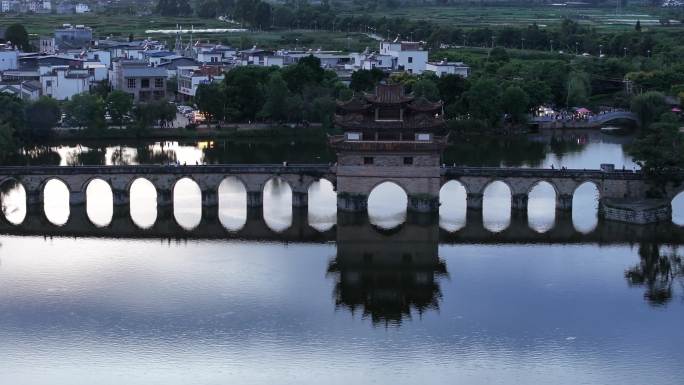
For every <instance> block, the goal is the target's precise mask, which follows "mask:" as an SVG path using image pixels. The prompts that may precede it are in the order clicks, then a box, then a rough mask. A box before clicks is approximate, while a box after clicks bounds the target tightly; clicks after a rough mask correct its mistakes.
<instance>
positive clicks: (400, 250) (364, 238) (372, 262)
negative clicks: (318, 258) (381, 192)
mask: <svg viewBox="0 0 684 385" xmlns="http://www.w3.org/2000/svg"><path fill="white" fill-rule="evenodd" d="M338 220H339V221H340V223H338V226H337V242H336V243H337V255H336V256H335V258H334V259H332V260H331V261H330V263H329V265H328V276H329V277H331V278H332V279H334V281H335V287H334V289H333V298H334V300H335V305H336V308H337V309H347V310H349V311H350V312H351V313H352V314H357V313H360V314H361V317H362V318H368V319H370V320H371V322H372V323H373V324H374V325H380V324H382V325H385V326H388V325H400V324H401V323H402V321H403V320H405V319H410V318H412V317H413V316H414V315H418V316H422V315H423V314H424V313H425V312H427V311H431V310H435V311H436V310H438V309H439V303H440V301H441V299H442V292H441V289H440V281H441V280H442V279H446V278H448V272H447V267H446V263H445V262H444V261H443V260H442V259H441V258H439V255H438V250H439V228H438V227H437V226H434V225H433V226H415V227H413V226H411V227H409V226H405V227H402V228H399V229H394V230H393V231H369V230H370V229H369V228H368V227H367V226H359V222H358V221H359V216H358V215H353V216H350V217H345V215H341V216H340V217H338Z"/></svg>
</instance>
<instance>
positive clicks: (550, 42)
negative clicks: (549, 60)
mask: <svg viewBox="0 0 684 385" xmlns="http://www.w3.org/2000/svg"><path fill="white" fill-rule="evenodd" d="M549 44H551V52H553V39H552V40H549Z"/></svg>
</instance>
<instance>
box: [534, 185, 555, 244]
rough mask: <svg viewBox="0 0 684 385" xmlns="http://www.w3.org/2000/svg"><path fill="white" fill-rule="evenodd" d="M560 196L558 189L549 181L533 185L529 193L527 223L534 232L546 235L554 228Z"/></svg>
mask: <svg viewBox="0 0 684 385" xmlns="http://www.w3.org/2000/svg"><path fill="white" fill-rule="evenodd" d="M558 194H559V192H558V188H557V187H556V186H555V185H554V184H553V183H552V182H549V181H547V180H543V179H542V180H538V181H536V182H534V183H533V184H532V186H531V187H530V189H529V191H528V193H527V196H528V201H527V221H528V224H529V226H530V228H532V230H534V231H536V232H538V233H545V232H547V231H549V230H551V229H552V228H553V226H554V224H555V222H556V200H557V199H558Z"/></svg>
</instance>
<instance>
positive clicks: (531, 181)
mask: <svg viewBox="0 0 684 385" xmlns="http://www.w3.org/2000/svg"><path fill="white" fill-rule="evenodd" d="M424 168H425V172H420V171H421V170H420V169H422V167H413V168H412V170H413V172H414V174H413V175H410V176H406V175H404V174H402V173H401V169H400V168H396V167H387V170H386V171H383V172H382V173H379V172H378V173H374V172H370V173H369V172H366V173H358V174H356V173H351V174H350V173H349V172H348V171H349V170H347V172H346V173H340V172H338V169H337V167H336V166H334V165H325V164H311V165H199V166H160V165H139V166H76V167H59V166H27V167H0V185H3V184H4V183H6V182H14V183H20V184H21V185H22V186H23V188H24V190H25V191H26V196H27V206H36V205H40V204H42V202H43V198H44V187H45V185H46V183H47V182H48V181H50V180H52V179H58V180H61V181H62V182H63V183H64V184H65V185H66V186H67V188H68V190H69V202H70V205H81V204H84V203H86V202H85V201H86V189H87V187H88V184H89V183H90V182H91V181H93V180H95V179H101V180H103V181H105V182H107V183H108V184H109V186H110V187H111V190H112V195H113V202H114V205H115V206H122V205H128V204H129V203H130V198H129V197H130V187H131V185H132V184H133V182H134V181H136V180H137V179H139V178H144V179H146V180H148V181H150V182H151V183H152V184H153V185H154V187H155V188H156V190H157V205H159V206H171V205H173V189H174V186H175V184H176V183H177V182H178V181H179V180H181V179H183V178H189V179H191V180H193V181H195V182H196V183H197V185H198V186H199V188H200V190H201V193H202V205H203V206H205V207H211V206H217V205H218V188H219V185H220V184H221V182H222V181H223V180H224V179H225V178H227V177H235V178H237V179H238V180H240V181H241V182H242V183H243V185H244V187H245V191H246V193H247V205H248V206H249V207H260V206H261V205H262V195H263V190H264V186H265V185H266V183H267V182H268V181H269V180H270V179H272V178H274V177H279V178H281V179H282V180H284V181H285V182H287V183H288V184H289V186H290V188H291V189H292V205H293V206H294V207H306V206H307V205H308V191H309V187H310V186H311V184H312V183H314V182H316V181H319V180H321V179H327V180H329V181H330V182H331V183H332V184H333V186H335V187H337V188H336V190H337V193H338V194H337V201H338V209H339V210H341V211H365V210H366V207H367V206H366V204H367V200H368V196H369V195H370V193H371V191H372V190H373V188H374V187H375V186H377V185H378V184H380V183H383V182H394V183H396V184H397V185H399V186H400V187H401V188H402V189H404V191H405V192H406V194H407V196H408V198H409V199H408V209H409V210H413V211H417V212H430V211H436V210H437V208H438V207H439V194H440V189H441V187H442V186H443V185H444V184H445V183H447V182H450V181H452V180H455V181H458V182H459V183H461V184H462V185H463V187H464V189H465V190H466V192H467V206H468V208H470V209H481V207H482V201H483V195H484V191H485V189H486V188H487V186H489V185H490V184H491V183H493V182H496V181H500V182H503V183H505V184H506V185H507V186H508V187H509V189H510V192H511V197H512V204H511V206H512V208H513V209H514V210H527V200H528V195H529V193H530V191H531V190H532V189H533V188H534V187H535V186H536V185H537V184H538V183H540V182H547V183H549V184H550V185H551V186H552V187H553V189H554V190H555V193H556V208H557V209H559V210H570V209H571V208H572V198H573V195H574V192H575V190H576V189H577V188H578V187H579V186H580V185H582V184H584V183H585V182H591V183H593V184H594V185H595V186H596V187H597V190H598V192H599V195H600V199H603V198H611V199H615V198H632V199H641V198H644V197H646V192H647V190H648V189H649V188H650V186H649V184H648V182H647V180H646V178H645V176H644V175H643V174H642V173H641V172H638V171H636V172H634V171H631V170H630V171H621V170H605V171H604V170H568V169H563V170H559V169H555V170H554V169H538V168H499V167H424ZM375 170H376V171H377V170H380V168H375ZM672 180H684V173H676V174H672ZM667 190H668V195H669V198H670V199H671V198H673V197H674V196H675V195H676V194H677V193H678V192H680V186H678V185H675V184H671V186H668V189H667Z"/></svg>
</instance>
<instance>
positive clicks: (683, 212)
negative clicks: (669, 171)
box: [670, 190, 684, 226]
mask: <svg viewBox="0 0 684 385" xmlns="http://www.w3.org/2000/svg"><path fill="white" fill-rule="evenodd" d="M670 207H671V209H672V223H674V224H675V225H677V226H684V190H682V191H679V192H678V193H677V194H675V195H674V196H673V197H672V199H670Z"/></svg>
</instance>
